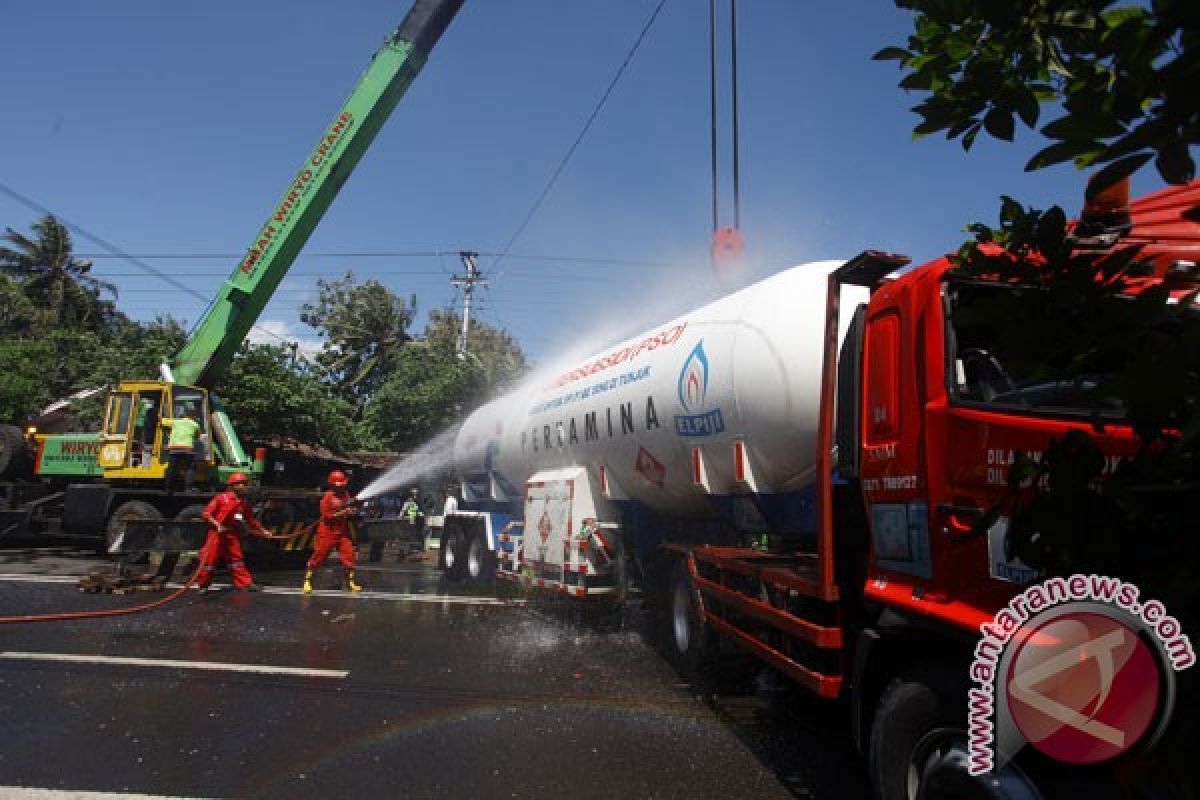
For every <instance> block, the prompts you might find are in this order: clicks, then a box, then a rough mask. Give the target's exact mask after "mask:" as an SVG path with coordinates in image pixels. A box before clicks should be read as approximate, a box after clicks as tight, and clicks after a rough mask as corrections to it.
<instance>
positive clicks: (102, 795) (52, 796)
mask: <svg viewBox="0 0 1200 800" xmlns="http://www.w3.org/2000/svg"><path fill="white" fill-rule="evenodd" d="M0 797H4V798H6V800H202V798H187V797H181V796H179V795H174V794H127V793H118V792H82V791H78V790H75V789H27V788H25V787H24V786H0Z"/></svg>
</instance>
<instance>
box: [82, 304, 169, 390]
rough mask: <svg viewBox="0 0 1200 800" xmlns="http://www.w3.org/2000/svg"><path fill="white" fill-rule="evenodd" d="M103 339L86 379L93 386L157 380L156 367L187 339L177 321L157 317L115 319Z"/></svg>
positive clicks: (165, 317) (157, 372) (157, 371)
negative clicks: (136, 319) (145, 320)
mask: <svg viewBox="0 0 1200 800" xmlns="http://www.w3.org/2000/svg"><path fill="white" fill-rule="evenodd" d="M111 327H112V330H111V332H110V334H109V335H108V336H106V337H104V338H103V340H102V342H101V345H100V348H99V350H100V352H99V354H98V357H97V359H96V362H95V364H94V368H93V370H92V372H91V374H90V375H89V380H90V381H91V382H92V385H95V386H100V385H104V384H114V383H117V382H118V381H122V380H126V381H130V380H157V379H158V375H159V365H160V364H162V363H164V362H165V361H167V360H169V359H170V357H171V355H172V354H173V353H175V352H177V351H178V350H179V349H180V348H181V347H182V346H183V343H184V342H185V341H186V339H187V332H186V331H185V330H184V329H183V326H182V325H181V324H180V323H179V321H178V320H176V319H174V318H173V317H169V316H159V317H158V318H156V319H155V320H153V321H152V322H138V321H135V320H130V319H128V318H124V317H122V318H120V319H118V320H117V321H116V322H115V323H114V324H113V325H112V326H111Z"/></svg>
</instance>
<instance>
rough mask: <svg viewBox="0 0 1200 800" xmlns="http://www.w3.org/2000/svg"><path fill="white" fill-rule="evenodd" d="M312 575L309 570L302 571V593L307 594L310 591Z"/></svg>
mask: <svg viewBox="0 0 1200 800" xmlns="http://www.w3.org/2000/svg"><path fill="white" fill-rule="evenodd" d="M312 573H313V571H312V570H311V569H309V570H305V571H304V593H305V594H308V593H309V592H311V591H312Z"/></svg>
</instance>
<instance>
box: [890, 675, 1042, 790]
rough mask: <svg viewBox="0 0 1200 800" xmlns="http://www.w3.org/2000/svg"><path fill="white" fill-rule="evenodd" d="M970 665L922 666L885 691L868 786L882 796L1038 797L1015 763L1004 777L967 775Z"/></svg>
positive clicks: (894, 681) (897, 680) (894, 680)
mask: <svg viewBox="0 0 1200 800" xmlns="http://www.w3.org/2000/svg"><path fill="white" fill-rule="evenodd" d="M966 677H967V671H966V667H961V668H959V667H958V665H955V664H950V663H934V664H922V665H920V666H919V667H916V668H914V669H911V670H908V671H906V672H904V673H901V674H900V675H899V676H898V677H896V678H894V679H893V680H892V682H891V683H889V684H888V686H887V688H886V689H884V692H883V695H882V697H881V698H880V701H879V705H878V707H877V708H876V710H875V718H874V720H873V722H872V724H871V740H870V742H869V743H868V746H867V757H868V769H869V771H870V776H871V786H872V789H873V791H874V794H875V797H876V798H879V800H917V798H918V797H919V798H921V800H942V799H943V798H945V800H949V799H950V798H994V797H1006V798H1014V800H1016V798H1036V797H1040V796H1041V795H1040V794H1038V793H1037V790H1036V789H1034V787H1033V785H1032V784H1031V783H1030V782H1029V781H1028V779H1027V778H1025V776H1024V774H1023V773H1022V772H1021V771H1020V770H1019V769H1017V768H1016V767H1015V766H1009V767H1006V768H1005V769H1003V770H1002V771H1001V774H999V775H998V774H996V773H988V774H986V775H980V776H978V777H974V776H972V775H970V774H969V773H968V772H967V765H968V763H969V753H968V751H967V731H966V723H967V718H966V713H967V712H966V708H967V694H966V688H967V681H966Z"/></svg>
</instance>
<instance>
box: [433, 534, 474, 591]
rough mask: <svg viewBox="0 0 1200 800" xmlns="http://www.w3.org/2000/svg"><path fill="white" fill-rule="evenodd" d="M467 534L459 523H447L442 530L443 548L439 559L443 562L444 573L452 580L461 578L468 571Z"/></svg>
mask: <svg viewBox="0 0 1200 800" xmlns="http://www.w3.org/2000/svg"><path fill="white" fill-rule="evenodd" d="M467 535H468V534H467V532H466V531H464V530H463V529H462V526H461V525H459V524H457V523H456V524H452V525H447V526H446V527H445V528H444V529H443V530H442V549H441V552H440V553H439V555H438V560H439V561H441V563H442V573H443V574H444V575H445V576H446V577H447V578H449V579H450V580H453V581H457V580H461V579H462V578H463V575H464V574H465V573H466V561H467V548H468V542H467Z"/></svg>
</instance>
